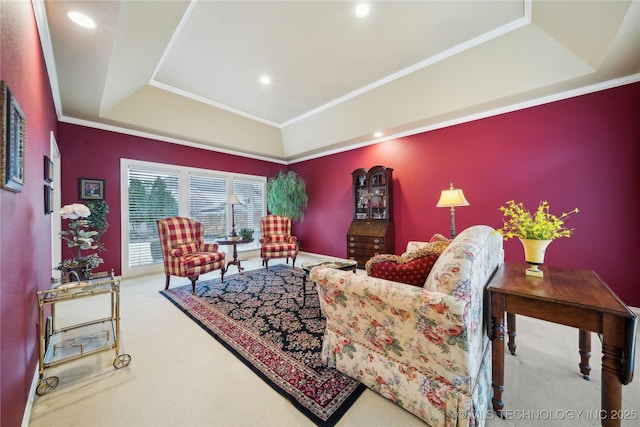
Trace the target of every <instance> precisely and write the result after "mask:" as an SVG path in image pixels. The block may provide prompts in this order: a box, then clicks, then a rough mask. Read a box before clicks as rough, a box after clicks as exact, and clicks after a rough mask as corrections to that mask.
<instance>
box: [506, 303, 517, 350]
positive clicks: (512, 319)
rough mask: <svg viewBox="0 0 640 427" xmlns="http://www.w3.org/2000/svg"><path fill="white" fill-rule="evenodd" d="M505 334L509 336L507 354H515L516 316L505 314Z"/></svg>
mask: <svg viewBox="0 0 640 427" xmlns="http://www.w3.org/2000/svg"><path fill="white" fill-rule="evenodd" d="M507 334H509V352H511V354H513V355H515V354H516V347H517V345H516V335H517V334H516V315H515V314H513V313H509V312H507Z"/></svg>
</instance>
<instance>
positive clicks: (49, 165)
mask: <svg viewBox="0 0 640 427" xmlns="http://www.w3.org/2000/svg"><path fill="white" fill-rule="evenodd" d="M44 180H45V181H47V182H53V160H51V159H50V158H49V157H47V156H44Z"/></svg>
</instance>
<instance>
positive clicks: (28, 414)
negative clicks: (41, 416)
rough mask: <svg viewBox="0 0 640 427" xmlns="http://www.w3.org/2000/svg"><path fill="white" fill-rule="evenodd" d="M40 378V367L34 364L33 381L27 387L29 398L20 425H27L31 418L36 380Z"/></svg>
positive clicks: (26, 426)
mask: <svg viewBox="0 0 640 427" xmlns="http://www.w3.org/2000/svg"><path fill="white" fill-rule="evenodd" d="M39 380H40V367H39V365H36V370H35V372H34V373H33V381H31V387H30V388H29V398H28V399H27V404H26V405H25V407H24V415H23V416H22V427H29V420H30V419H31V410H32V409H33V402H34V400H35V398H36V389H37V388H38V382H39Z"/></svg>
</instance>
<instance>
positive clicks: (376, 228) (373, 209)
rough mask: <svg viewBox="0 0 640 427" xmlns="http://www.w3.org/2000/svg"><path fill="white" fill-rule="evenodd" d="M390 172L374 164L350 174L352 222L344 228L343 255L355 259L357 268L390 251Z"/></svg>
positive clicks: (393, 236)
mask: <svg viewBox="0 0 640 427" xmlns="http://www.w3.org/2000/svg"><path fill="white" fill-rule="evenodd" d="M392 172H393V169H391V168H387V167H384V166H374V167H372V168H371V169H369V170H366V169H362V168H360V169H356V170H354V171H353V172H352V173H351V180H352V181H351V184H352V186H353V221H352V222H351V226H350V227H349V230H348V231H347V257H348V258H349V259H352V260H355V261H357V262H358V268H364V265H365V264H366V262H367V261H368V260H369V258H371V257H372V256H374V255H377V254H383V253H387V254H392V253H394V246H395V244H394V242H395V232H394V231H395V230H394V225H393V209H392V204H393V197H392V194H393V193H392V185H391V184H392V177H391V175H392Z"/></svg>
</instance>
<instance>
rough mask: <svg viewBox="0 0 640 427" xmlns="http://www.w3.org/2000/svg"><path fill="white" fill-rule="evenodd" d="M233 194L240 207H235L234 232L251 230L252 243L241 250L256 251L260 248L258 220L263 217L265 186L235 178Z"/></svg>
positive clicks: (254, 181)
mask: <svg viewBox="0 0 640 427" xmlns="http://www.w3.org/2000/svg"><path fill="white" fill-rule="evenodd" d="M233 192H234V193H236V196H238V199H239V200H240V201H241V202H242V204H241V205H236V206H235V207H234V209H235V219H236V231H240V230H241V229H243V228H250V229H252V230H253V243H249V244H247V245H243V248H247V249H258V248H259V247H260V237H261V236H260V218H261V217H263V216H264V203H265V197H264V194H265V185H264V183H263V182H259V181H256V180H248V179H246V178H236V179H234V180H233Z"/></svg>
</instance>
